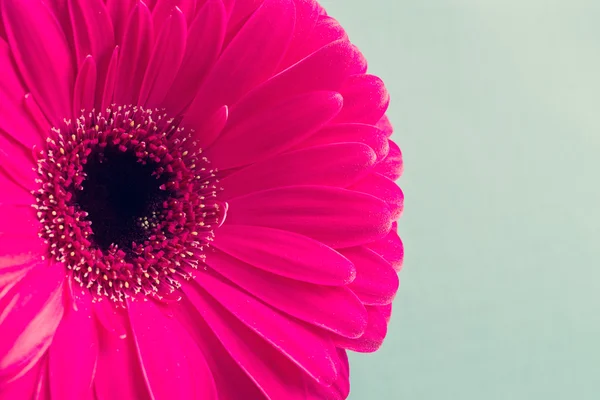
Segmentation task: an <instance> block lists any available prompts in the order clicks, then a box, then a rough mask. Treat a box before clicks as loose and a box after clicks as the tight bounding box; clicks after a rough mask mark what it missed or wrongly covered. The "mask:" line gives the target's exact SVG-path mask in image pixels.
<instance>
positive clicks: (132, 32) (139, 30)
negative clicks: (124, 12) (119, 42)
mask: <svg viewBox="0 0 600 400" xmlns="http://www.w3.org/2000/svg"><path fill="white" fill-rule="evenodd" d="M153 43H154V31H153V28H152V16H151V14H150V10H148V7H147V6H146V5H145V4H144V3H143V2H141V1H140V2H137V3H136V5H135V7H134V8H133V10H132V11H131V14H130V16H129V19H128V21H127V25H126V28H125V34H124V37H123V46H122V47H121V51H120V57H119V66H118V71H117V82H116V85H115V95H114V101H115V102H116V103H118V104H132V103H137V100H138V97H139V93H140V87H141V86H142V80H143V79H144V73H145V72H146V66H147V65H148V60H149V59H150V54H151V52H152V45H153Z"/></svg>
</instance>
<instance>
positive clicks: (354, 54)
mask: <svg viewBox="0 0 600 400" xmlns="http://www.w3.org/2000/svg"><path fill="white" fill-rule="evenodd" d="M360 65H361V64H360V53H358V51H357V50H356V48H355V47H354V46H352V45H351V44H350V42H348V41H346V40H338V41H335V42H333V43H330V44H328V45H327V46H325V47H323V48H321V49H319V50H318V51H316V52H314V53H313V54H311V55H309V56H308V57H306V58H304V59H303V60H302V61H300V62H298V63H297V64H295V65H293V66H291V67H289V68H288V69H286V70H285V71H282V72H280V73H279V74H277V75H275V76H274V77H272V78H270V79H269V80H268V81H266V82H264V83H263V84H261V85H259V86H257V87H256V88H255V89H254V90H252V91H251V92H250V93H248V95H246V96H244V97H243V98H242V99H241V100H240V101H239V102H238V103H237V104H235V105H234V106H233V107H232V108H233V109H235V112H236V113H240V115H251V114H253V113H255V112H256V110H257V109H261V108H264V107H267V106H271V105H275V104H277V103H280V102H281V101H283V100H285V99H287V98H290V97H292V96H295V95H298V94H301V93H307V92H312V91H319V90H330V91H339V90H340V89H341V87H342V84H343V83H344V81H345V80H346V79H347V78H348V77H349V76H350V75H352V74H356V73H358V71H359V70H360V68H361V67H360Z"/></svg>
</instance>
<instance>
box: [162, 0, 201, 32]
mask: <svg viewBox="0 0 600 400" xmlns="http://www.w3.org/2000/svg"><path fill="white" fill-rule="evenodd" d="M195 3H196V0H158V1H157V2H156V6H154V9H153V10H152V22H153V24H154V30H155V31H156V32H160V31H161V30H162V29H163V24H164V23H165V22H166V21H167V20H168V19H169V17H170V15H171V14H173V13H174V12H175V9H176V8H177V10H178V12H181V13H182V14H183V16H184V20H185V21H186V22H188V23H189V22H190V20H191V18H192V16H193V13H194V8H195V7H196V4H195Z"/></svg>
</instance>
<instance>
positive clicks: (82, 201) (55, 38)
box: [0, 0, 403, 400]
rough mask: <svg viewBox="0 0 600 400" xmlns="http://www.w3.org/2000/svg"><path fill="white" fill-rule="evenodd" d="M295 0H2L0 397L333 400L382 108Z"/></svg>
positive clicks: (372, 319)
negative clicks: (306, 399)
mask: <svg viewBox="0 0 600 400" xmlns="http://www.w3.org/2000/svg"><path fill="white" fill-rule="evenodd" d="M366 69H367V66H366V62H365V60H364V58H363V56H362V55H361V53H360V52H359V51H358V50H357V49H356V48H355V47H354V46H353V45H352V44H351V43H350V42H349V40H348V38H347V36H346V34H345V32H344V30H343V29H342V28H341V27H340V26H339V25H338V23H337V22H336V21H335V20H334V19H333V18H331V17H329V16H327V14H326V13H325V11H324V10H323V9H322V8H321V7H320V6H319V5H318V4H317V3H316V2H315V1H311V0H146V1H145V2H143V1H139V0H0V76H1V78H0V187H1V191H0V192H1V193H0V398H2V399H29V398H39V399H50V398H51V399H60V400H70V399H77V400H80V399H84V400H85V399H99V400H105V399H158V400H160V399H224V400H226V399H249V400H251V399H264V398H268V399H275V400H280V399H305V398H310V399H343V398H346V397H347V395H348V393H349V390H350V389H349V367H348V359H347V357H346V350H353V351H359V352H371V351H375V350H376V349H378V348H379V346H380V345H381V343H382V341H383V339H384V336H385V335H386V329H387V323H388V320H389V318H390V313H391V302H392V299H393V297H394V295H395V293H396V290H397V288H398V277H397V271H398V270H399V268H400V266H401V264H402V257H403V248H402V243H401V241H400V239H399V237H398V235H397V234H396V223H395V222H394V221H395V220H396V219H397V218H398V217H399V215H400V213H401V211H402V204H403V195H402V192H401V191H400V189H399V188H398V187H397V185H396V184H395V183H394V180H396V179H397V178H398V177H399V175H400V173H401V169H402V156H401V153H400V150H399V148H398V146H397V145H396V144H394V143H393V142H392V141H390V140H389V137H390V135H391V133H392V128H391V126H390V124H389V121H388V120H387V118H386V117H385V115H384V113H385V111H386V108H387V105H388V100H389V99H388V94H387V92H386V89H385V87H384V85H383V83H382V82H381V80H380V79H379V78H377V77H375V76H372V75H368V74H366Z"/></svg>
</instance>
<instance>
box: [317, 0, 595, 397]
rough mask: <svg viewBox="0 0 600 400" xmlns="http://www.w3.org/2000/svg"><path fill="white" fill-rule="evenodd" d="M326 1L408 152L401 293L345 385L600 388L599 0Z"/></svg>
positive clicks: (456, 389)
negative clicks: (375, 347)
mask: <svg viewBox="0 0 600 400" xmlns="http://www.w3.org/2000/svg"><path fill="white" fill-rule="evenodd" d="M321 3H322V4H323V5H324V6H325V7H326V9H327V10H328V12H329V14H331V15H332V16H334V17H336V18H337V19H338V20H339V21H341V23H342V25H344V27H345V28H346V29H347V31H348V34H349V35H350V38H351V39H352V40H353V42H354V43H356V44H357V45H358V46H359V47H360V48H361V49H362V50H363V52H364V54H365V55H366V56H367V59H368V60H369V70H370V72H372V73H374V74H376V75H379V76H381V77H382V78H383V79H384V81H385V82H386V83H387V86H388V89H389V91H390V93H391V96H392V104H391V107H390V110H389V116H390V118H391V120H392V122H393V123H394V125H395V129H396V133H395V139H396V140H397V142H398V143H399V144H400V146H401V148H402V150H403V153H404V159H405V174H404V176H403V177H402V178H401V180H400V184H401V186H402V188H403V190H404V192H405V196H406V204H405V211H404V215H403V217H402V219H401V222H400V233H401V236H402V237H403V239H404V242H405V247H406V259H405V264H404V269H403V271H402V272H401V274H400V277H401V287H400V292H399V294H398V296H397V298H396V300H395V302H394V314H393V317H392V321H391V324H390V327H389V331H388V338H387V341H386V343H385V344H384V346H383V347H382V349H381V350H380V351H379V352H378V353H375V354H370V355H352V356H351V371H352V372H351V376H352V393H351V396H350V398H351V399H353V400H363V399H367V400H371V399H374V400H378V399H384V400H386V399H406V400H421V399H424V400H437V399H452V400H454V399H457V400H496V399H503V400H504V399H507V400H537V399H541V400H555V399H556V400H562V399H569V400H570V399H575V400H586V399H594V400H596V399H600V262H599V259H600V257H599V256H600V250H599V249H600V243H599V241H600V188H599V187H600V112H599V109H600V23H599V20H600V1H597V0H589V1H582V0H555V1H553V0H368V1H365V0H322V1H321Z"/></svg>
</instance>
